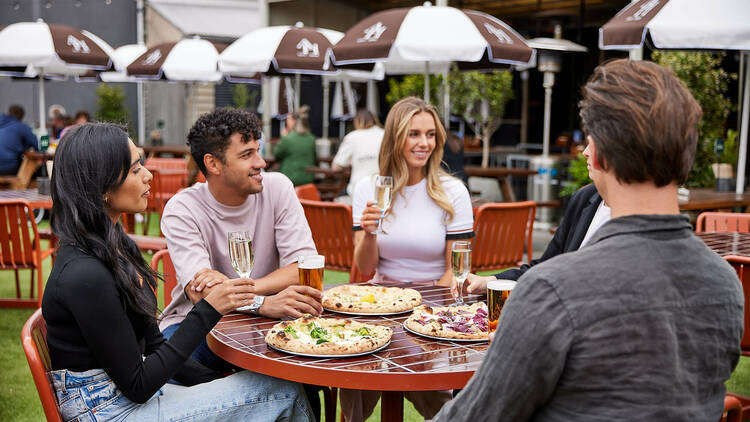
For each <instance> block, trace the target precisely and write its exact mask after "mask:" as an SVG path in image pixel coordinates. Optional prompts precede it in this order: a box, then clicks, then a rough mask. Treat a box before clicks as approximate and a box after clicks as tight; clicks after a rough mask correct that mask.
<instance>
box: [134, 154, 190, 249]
mask: <svg viewBox="0 0 750 422" xmlns="http://www.w3.org/2000/svg"><path fill="white" fill-rule="evenodd" d="M154 160H156V158H154ZM162 160H167V158H162ZM182 161H184V160H182ZM149 171H150V172H151V174H152V175H153V176H154V178H153V179H152V180H151V195H149V197H148V205H147V206H146V211H145V220H144V222H143V234H146V233H148V227H149V224H150V223H151V214H152V213H157V214H158V215H159V219H160V220H161V215H162V213H163V212H164V206H165V205H167V201H169V199H170V198H172V197H173V196H174V195H175V194H176V193H177V192H179V191H180V190H182V189H184V188H186V187H187V169H156V168H153V169H149ZM161 234H162V233H161V227H159V236H161Z"/></svg>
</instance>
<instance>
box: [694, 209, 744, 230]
mask: <svg viewBox="0 0 750 422" xmlns="http://www.w3.org/2000/svg"><path fill="white" fill-rule="evenodd" d="M695 232H696V233H703V232H737V233H750V213H737V212H702V213H701V214H700V215H699V216H698V220H696V221H695Z"/></svg>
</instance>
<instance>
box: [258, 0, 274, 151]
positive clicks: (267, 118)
mask: <svg viewBox="0 0 750 422" xmlns="http://www.w3.org/2000/svg"><path fill="white" fill-rule="evenodd" d="M258 16H259V18H260V22H259V25H258V26H259V27H265V26H268V23H269V22H268V0H258ZM270 82H271V81H270V79H269V78H268V77H265V76H264V77H263V80H262V82H261V83H262V85H261V96H262V98H263V141H265V142H266V143H267V142H268V141H270V139H271V101H270V100H271V98H270V95H271V85H270ZM267 145H268V144H267ZM264 151H265V153H266V157H269V156H270V152H271V149H270V148H266V149H265V150H264Z"/></svg>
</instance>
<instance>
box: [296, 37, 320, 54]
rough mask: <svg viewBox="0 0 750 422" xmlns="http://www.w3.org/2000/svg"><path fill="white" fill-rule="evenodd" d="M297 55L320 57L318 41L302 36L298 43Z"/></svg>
mask: <svg viewBox="0 0 750 422" xmlns="http://www.w3.org/2000/svg"><path fill="white" fill-rule="evenodd" d="M297 50H298V51H297V57H319V56H320V51H319V50H318V43H312V42H310V40H308V39H307V38H302V40H300V42H298V43H297Z"/></svg>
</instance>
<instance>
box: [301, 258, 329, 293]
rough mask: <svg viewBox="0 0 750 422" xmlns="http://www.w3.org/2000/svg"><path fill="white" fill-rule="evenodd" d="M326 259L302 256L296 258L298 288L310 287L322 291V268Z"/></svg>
mask: <svg viewBox="0 0 750 422" xmlns="http://www.w3.org/2000/svg"><path fill="white" fill-rule="evenodd" d="M325 264H326V257H324V256H323V255H302V256H300V257H299V258H297V268H299V284H300V286H310V287H312V288H313V289H318V290H320V291H321V292H322V291H323V267H325Z"/></svg>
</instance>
